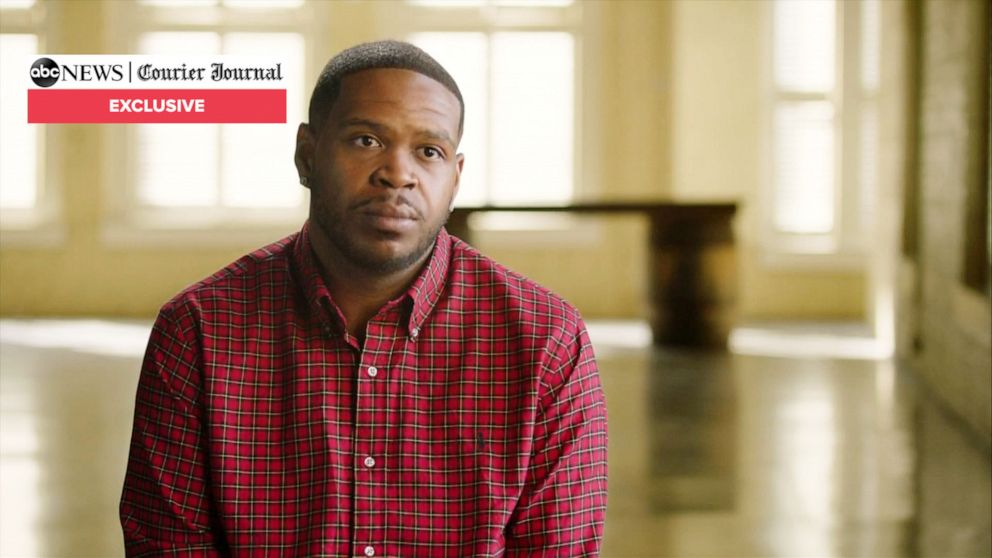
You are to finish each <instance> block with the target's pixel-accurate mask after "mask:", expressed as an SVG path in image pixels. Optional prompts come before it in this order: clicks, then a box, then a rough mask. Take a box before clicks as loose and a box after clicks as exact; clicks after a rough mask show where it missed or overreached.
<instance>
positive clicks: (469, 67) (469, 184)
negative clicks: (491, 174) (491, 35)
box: [410, 33, 489, 206]
mask: <svg viewBox="0 0 992 558" xmlns="http://www.w3.org/2000/svg"><path fill="white" fill-rule="evenodd" d="M410 42H412V43H414V44H415V45H417V46H419V47H420V48H422V49H424V50H425V51H427V52H428V53H429V54H430V55H431V56H433V57H434V58H435V59H437V61H438V62H440V63H441V65H442V66H444V68H445V69H446V70H448V73H450V74H451V76H452V77H453V78H455V82H456V83H458V89H460V90H461V92H462V98H463V99H464V100H465V131H464V134H463V135H462V141H461V144H460V145H459V146H458V151H459V152H460V153H464V154H465V168H464V171H463V172H462V177H461V185H460V186H459V188H458V198H457V202H458V205H459V206H465V205H482V204H484V203H485V202H486V184H487V180H486V177H487V175H488V163H487V159H488V153H487V152H486V149H487V147H486V134H487V132H488V128H489V126H488V123H487V116H486V115H487V113H488V110H489V95H488V93H487V89H488V88H487V85H486V84H487V81H488V80H487V76H486V60H487V53H486V51H487V48H488V46H487V44H486V36H485V35H484V34H483V33H417V34H414V35H411V36H410Z"/></svg>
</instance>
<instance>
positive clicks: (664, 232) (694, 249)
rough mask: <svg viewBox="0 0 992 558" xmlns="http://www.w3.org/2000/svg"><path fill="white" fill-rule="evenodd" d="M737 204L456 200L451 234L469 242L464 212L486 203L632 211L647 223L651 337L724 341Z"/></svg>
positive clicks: (732, 294)
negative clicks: (463, 204) (470, 203)
mask: <svg viewBox="0 0 992 558" xmlns="http://www.w3.org/2000/svg"><path fill="white" fill-rule="evenodd" d="M736 210H737V204H736V203H732V202H722V203H675V202H655V201H650V202H578V203H571V204H567V205H557V206H522V205H521V206H494V205H486V206H476V207H458V208H455V210H454V211H453V212H452V214H451V217H450V219H449V220H448V230H449V231H451V233H452V234H454V235H455V236H458V237H460V238H464V239H465V240H466V241H468V242H471V241H472V240H471V238H472V234H471V233H472V231H471V228H470V227H469V224H468V220H469V217H471V216H472V215H473V214H475V213H485V212H491V211H500V212H527V213H539V212H544V213H548V212H550V213H569V214H576V215H584V214H625V215H626V214H633V215H641V216H644V217H647V219H648V222H649V223H650V238H649V245H650V248H651V262H650V266H649V273H650V277H649V283H648V284H649V285H650V294H649V300H648V301H647V304H648V316H649V320H650V323H651V331H652V335H653V338H654V343H655V344H656V345H673V346H690V347H710V348H720V347H726V344H727V337H728V335H729V334H730V329H731V328H732V326H733V323H734V314H735V307H736V285H737V263H736V261H737V256H736V247H735V243H734V233H733V228H732V226H731V224H732V220H733V216H734V214H735V212H736Z"/></svg>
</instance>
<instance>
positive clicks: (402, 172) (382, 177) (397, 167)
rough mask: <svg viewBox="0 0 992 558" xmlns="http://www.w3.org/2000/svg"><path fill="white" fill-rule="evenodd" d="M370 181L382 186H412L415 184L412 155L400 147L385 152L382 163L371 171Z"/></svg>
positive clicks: (415, 177) (415, 176)
mask: <svg viewBox="0 0 992 558" xmlns="http://www.w3.org/2000/svg"><path fill="white" fill-rule="evenodd" d="M372 183H373V184H374V185H376V186H382V187H384V188H412V187H414V186H416V185H417V174H416V171H415V164H414V161H413V155H412V154H411V153H408V152H405V150H401V149H390V150H389V151H387V152H386V156H385V158H384V159H383V160H382V164H380V165H379V167H378V168H376V170H375V172H373V173H372Z"/></svg>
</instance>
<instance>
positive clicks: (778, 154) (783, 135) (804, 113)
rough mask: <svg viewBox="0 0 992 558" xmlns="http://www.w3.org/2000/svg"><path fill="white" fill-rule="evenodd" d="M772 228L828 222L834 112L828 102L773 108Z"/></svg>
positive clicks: (813, 228)
mask: <svg viewBox="0 0 992 558" xmlns="http://www.w3.org/2000/svg"><path fill="white" fill-rule="evenodd" d="M774 134H775V163H774V165H775V168H774V173H775V174H774V176H775V204H774V208H775V215H774V223H775V227H776V228H777V229H778V230H779V231H781V232H787V233H829V232H830V231H831V230H832V229H833V225H834V111H833V107H832V106H831V104H830V103H829V102H825V101H808V102H797V103H783V104H782V105H779V106H778V107H777V108H776V110H775V119H774Z"/></svg>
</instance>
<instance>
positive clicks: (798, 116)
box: [765, 0, 879, 255]
mask: <svg viewBox="0 0 992 558" xmlns="http://www.w3.org/2000/svg"><path fill="white" fill-rule="evenodd" d="M878 18H879V5H878V1H877V0H864V1H862V2H837V1H835V0H806V1H801V2H800V1H793V0H774V2H773V4H772V72H771V75H772V114H771V119H772V120H771V127H770V128H771V133H772V138H771V147H772V161H771V163H772V164H771V169H772V172H771V176H770V177H769V178H770V184H771V188H770V195H769V196H768V204H767V205H768V207H769V211H768V214H767V218H766V219H765V224H766V232H767V236H768V241H769V243H770V244H771V246H772V248H773V250H775V251H781V252H794V253H807V254H848V255H853V254H858V253H860V252H862V251H863V248H864V246H863V243H864V242H865V236H866V233H867V232H868V231H869V227H870V224H871V222H870V219H871V214H872V210H873V207H872V204H873V199H874V195H875V182H876V172H877V171H876V168H877V156H878V150H877V142H878V109H877V106H876V101H877V91H878V82H879V68H878V61H879V44H878V41H879V21H878Z"/></svg>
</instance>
